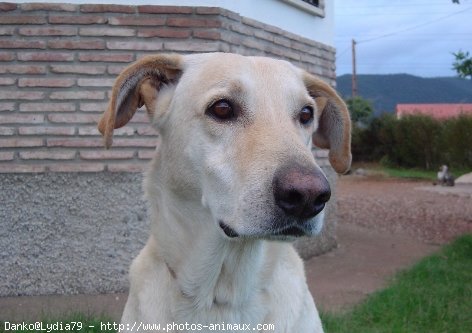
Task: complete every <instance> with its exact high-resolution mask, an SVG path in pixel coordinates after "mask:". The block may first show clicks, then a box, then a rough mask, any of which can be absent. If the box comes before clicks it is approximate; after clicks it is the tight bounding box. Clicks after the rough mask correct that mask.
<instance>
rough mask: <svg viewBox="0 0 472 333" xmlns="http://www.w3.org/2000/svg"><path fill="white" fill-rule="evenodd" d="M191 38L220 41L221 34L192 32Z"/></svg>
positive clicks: (209, 31)
mask: <svg viewBox="0 0 472 333" xmlns="http://www.w3.org/2000/svg"><path fill="white" fill-rule="evenodd" d="M193 37H195V38H201V39H212V40H220V39H221V33H220V32H219V31H214V30H194V31H193Z"/></svg>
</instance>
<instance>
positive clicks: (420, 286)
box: [0, 235, 472, 333]
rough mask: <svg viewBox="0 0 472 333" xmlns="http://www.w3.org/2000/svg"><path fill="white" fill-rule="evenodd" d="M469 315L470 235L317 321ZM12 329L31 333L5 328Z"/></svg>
mask: <svg viewBox="0 0 472 333" xmlns="http://www.w3.org/2000/svg"><path fill="white" fill-rule="evenodd" d="M471 314H472V235H465V236H462V237H460V238H458V239H457V240H456V241H455V242H453V243H452V244H450V245H447V246H445V247H444V248H443V249H442V250H441V251H440V252H438V253H437V254H435V255H432V256H429V257H427V258H425V259H423V260H421V261H420V262H419V263H417V264H416V265H415V266H413V267H412V268H411V269H409V270H407V271H404V272H402V273H400V274H398V275H397V276H396V277H395V278H393V280H392V282H391V285H390V287H388V288H386V289H384V290H382V291H379V292H377V293H374V294H373V295H371V296H370V297H368V298H367V300H366V301H365V302H363V303H362V304H360V305H358V306H356V307H354V309H352V310H351V311H349V312H346V313H341V314H333V313H322V314H321V317H322V322H323V324H324V326H325V332H326V333H445V332H447V333H452V332H453V333H466V332H471V327H472V315H471ZM57 321H59V322H62V323H63V324H65V323H71V322H74V321H75V322H81V323H82V329H81V330H77V329H76V330H65V329H63V330H62V331H61V330H56V329H54V330H51V331H50V332H54V333H57V332H70V331H73V332H81V333H95V332H97V333H98V332H115V330H113V329H102V327H101V325H100V323H102V322H105V323H106V322H111V321H110V320H108V319H106V318H100V317H97V318H93V317H90V316H89V317H87V316H83V315H76V316H69V317H67V318H65V319H64V318H63V319H59V320H46V321H43V327H46V323H49V324H54V323H56V322H57ZM4 324H5V323H2V322H0V332H7V331H6V330H4V328H5V326H4ZM89 326H94V327H93V328H90V327H89ZM12 331H14V332H24V333H26V332H32V331H31V330H8V332H12ZM33 332H34V331H33ZM36 332H40V331H36ZM42 332H47V331H42Z"/></svg>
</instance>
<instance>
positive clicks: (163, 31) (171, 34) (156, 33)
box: [138, 28, 191, 38]
mask: <svg viewBox="0 0 472 333" xmlns="http://www.w3.org/2000/svg"><path fill="white" fill-rule="evenodd" d="M190 35H191V30H187V29H185V30H182V29H169V28H155V29H154V28H150V29H139V30H138V37H161V38H188V37H190Z"/></svg>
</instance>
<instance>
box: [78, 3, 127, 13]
mask: <svg viewBox="0 0 472 333" xmlns="http://www.w3.org/2000/svg"><path fill="white" fill-rule="evenodd" d="M80 11H81V12H82V13H130V14H131V13H134V12H135V7H133V6H123V5H81V6H80Z"/></svg>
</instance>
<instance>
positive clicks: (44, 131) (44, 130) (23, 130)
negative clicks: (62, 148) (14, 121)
mask: <svg viewBox="0 0 472 333" xmlns="http://www.w3.org/2000/svg"><path fill="white" fill-rule="evenodd" d="M18 133H19V134H20V135H74V134H75V128H74V127H57V126H24V127H20V128H19V129H18Z"/></svg>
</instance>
